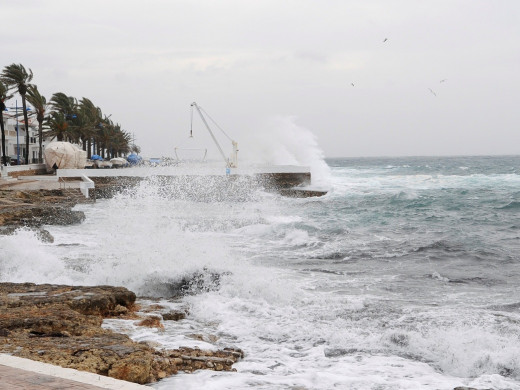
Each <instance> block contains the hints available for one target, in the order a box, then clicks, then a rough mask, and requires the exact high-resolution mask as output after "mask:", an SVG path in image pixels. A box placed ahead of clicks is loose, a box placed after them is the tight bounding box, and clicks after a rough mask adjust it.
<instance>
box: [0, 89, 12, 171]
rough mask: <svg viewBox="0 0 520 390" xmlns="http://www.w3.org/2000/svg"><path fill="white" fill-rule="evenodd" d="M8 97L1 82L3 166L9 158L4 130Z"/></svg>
mask: <svg viewBox="0 0 520 390" xmlns="http://www.w3.org/2000/svg"><path fill="white" fill-rule="evenodd" d="M9 98H10V96H8V95H7V87H6V86H5V84H4V83H2V82H1V81H0V128H1V130H2V164H4V165H7V157H6V155H5V129H4V111H5V101H6V100H7V99H9Z"/></svg>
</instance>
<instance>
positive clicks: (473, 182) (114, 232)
mask: <svg viewBox="0 0 520 390" xmlns="http://www.w3.org/2000/svg"><path fill="white" fill-rule="evenodd" d="M326 163H327V165H328V167H329V169H330V172H329V173H328V174H327V175H325V176H326V181H327V183H328V185H329V187H330V191H329V193H328V194H327V195H326V196H324V197H320V198H307V199H291V198H284V197H281V196H278V195H275V194H272V193H267V192H265V191H263V190H262V189H261V188H249V189H242V191H243V193H242V196H241V199H240V201H238V202H237V201H236V200H226V199H221V198H219V200H218V201H215V202H212V201H208V200H206V201H204V202H198V201H193V200H188V199H186V198H185V197H176V196H175V194H172V196H165V191H164V188H158V187H157V186H156V185H155V184H154V181H153V180H152V181H150V182H148V183H145V184H143V185H142V186H141V187H140V188H137V189H136V190H135V191H132V192H128V193H124V194H121V195H119V196H117V197H116V198H114V199H110V200H100V201H98V202H97V203H96V204H95V205H84V206H78V208H79V209H81V210H83V211H84V212H85V213H86V217H87V218H86V221H85V222H84V223H83V224H82V225H78V226H68V227H57V226H50V227H48V229H49V231H50V232H51V233H52V234H53V235H54V236H55V239H56V240H55V243H54V244H45V243H41V242H39V241H38V240H37V238H36V237H35V236H34V235H32V234H31V233H30V232H25V231H20V232H18V234H17V235H15V236H10V237H0V244H1V246H2V249H3V253H6V254H8V255H9V257H8V258H9V259H18V260H17V261H16V262H14V261H9V260H7V257H6V258H5V259H2V261H1V262H0V267H1V268H0V275H1V276H2V280H9V281H33V282H52V283H73V284H116V285H124V286H127V287H129V288H131V289H132V290H134V291H136V292H138V293H141V294H147V295H150V294H152V295H155V296H157V297H159V298H160V299H161V301H162V302H163V304H164V305H167V306H171V307H188V308H189V312H190V316H189V317H188V318H187V319H186V320H185V321H180V322H179V323H174V324H166V330H165V331H164V332H159V331H153V330H149V329H146V330H143V329H140V328H139V327H136V326H135V325H133V324H132V323H128V322H125V321H117V320H116V321H107V322H106V326H107V327H109V328H113V329H117V330H119V331H124V332H127V333H128V334H130V335H131V336H132V337H133V338H134V339H136V340H139V341H141V340H149V341H155V342H157V343H159V344H160V345H162V346H164V347H167V348H173V347H176V346H180V345H189V346H193V345H197V346H199V347H201V348H223V347H226V346H233V347H238V348H241V349H243V350H244V352H245V354H246V356H245V358H244V359H243V360H242V361H241V362H239V363H237V364H236V365H235V368H236V369H237V372H235V373H214V372H210V371H201V372H197V373H195V374H190V375H188V374H180V375H177V376H175V377H172V378H167V379H165V380H163V381H161V382H158V383H156V384H154V385H153V387H154V388H156V389H169V388H184V389H199V388H208V389H243V388H255V389H332V388H338V389H378V390H380V389H453V388H454V387H456V386H462V385H466V386H473V387H477V388H493V389H507V388H509V389H520V355H519V351H520V337H519V336H520V275H519V269H520V268H519V267H518V264H519V262H520V174H519V173H520V171H519V170H520V157H519V156H504V157H451V158H427V157H413V158H412V157H409V158H338V159H328V160H326ZM321 179H324V178H321ZM321 184H323V180H321ZM207 185H208V186H210V185H212V184H211V183H210V182H208V184H207ZM191 190H192V191H197V189H196V188H192V189H191ZM246 190H247V191H246ZM201 191H202V190H201ZM203 191H204V193H207V188H206V189H203ZM207 270H209V271H210V272H211V273H218V274H220V275H221V277H220V279H219V280H220V283H218V284H215V283H214V280H212V278H211V277H208V278H207V280H206V285H205V288H203V289H200V290H197V289H195V291H193V294H191V295H187V296H185V297H183V298H182V299H180V300H171V299H170V297H169V296H168V293H167V291H168V289H167V288H166V289H165V286H168V285H173V284H175V283H176V282H178V281H179V280H180V279H181V278H182V277H184V276H186V275H189V274H191V273H193V272H202V273H204V272H207ZM193 333H196V334H202V335H208V336H209V335H213V336H216V338H217V341H216V342H214V341H212V342H209V341H200V340H194V339H193V338H190V337H189V334H193ZM206 339H207V340H210V339H212V340H214V338H210V337H208V338H206Z"/></svg>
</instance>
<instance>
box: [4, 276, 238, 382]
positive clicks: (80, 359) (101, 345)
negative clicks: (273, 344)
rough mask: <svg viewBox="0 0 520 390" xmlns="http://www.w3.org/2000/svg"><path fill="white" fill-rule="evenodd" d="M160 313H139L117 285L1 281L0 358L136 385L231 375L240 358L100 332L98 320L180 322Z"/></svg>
mask: <svg viewBox="0 0 520 390" xmlns="http://www.w3.org/2000/svg"><path fill="white" fill-rule="evenodd" d="M143 309H144V310H143ZM160 309H161V307H160V306H157V305H155V306H154V307H152V308H142V307H140V306H139V305H138V304H136V296H135V294H134V293H133V292H131V291H129V290H127V289H126V288H123V287H111V286H94V287H86V286H63V285H50V284H40V285H38V284H33V283H23V284H19V283H0V353H9V354H12V355H14V356H18V357H23V358H28V359H32V360H37V361H41V362H45V363H51V364H55V365H59V366H61V367H67V368H74V369H77V370H82V371H89V372H93V373H96V374H100V375H106V376H109V377H113V378H116V379H122V380H126V381H130V382H135V383H140V384H145V383H150V382H155V381H157V380H160V379H163V378H165V377H167V376H170V375H173V374H176V373H177V372H178V371H184V372H193V371H195V370H199V369H206V370H215V371H231V370H233V367H232V366H233V363H235V362H236V361H237V360H238V359H240V358H241V357H242V356H243V353H242V351H240V350H238V349H232V348H226V349H223V350H201V349H194V348H179V349H174V350H166V349H156V348H154V346H151V345H148V344H147V343H137V342H134V341H132V340H131V339H130V338H129V337H128V336H126V335H124V334H119V333H115V332H112V331H110V330H107V329H103V328H102V326H101V325H102V323H103V319H104V318H120V319H126V320H132V321H134V322H135V325H137V326H147V327H157V328H159V329H160V328H162V327H163V324H162V323H163V322H164V321H176V320H179V319H182V318H184V316H183V314H182V313H177V312H167V313H164V314H157V313H156V314H153V313H151V311H153V310H155V311H160ZM145 312H147V314H144V313H145Z"/></svg>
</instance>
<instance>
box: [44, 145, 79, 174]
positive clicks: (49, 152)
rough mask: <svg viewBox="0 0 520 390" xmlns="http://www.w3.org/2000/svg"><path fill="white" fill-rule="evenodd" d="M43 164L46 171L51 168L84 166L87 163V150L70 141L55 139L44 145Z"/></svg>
mask: <svg viewBox="0 0 520 390" xmlns="http://www.w3.org/2000/svg"><path fill="white" fill-rule="evenodd" d="M43 153H44V155H45V165H47V171H51V170H52V169H53V168H55V165H56V167H58V168H59V169H65V168H78V169H83V168H85V164H86V163H87V152H85V151H84V150H81V149H80V148H78V147H77V146H76V145H73V144H71V143H70V142H61V141H55V142H51V143H50V144H48V145H47V146H45V150H44V152H43Z"/></svg>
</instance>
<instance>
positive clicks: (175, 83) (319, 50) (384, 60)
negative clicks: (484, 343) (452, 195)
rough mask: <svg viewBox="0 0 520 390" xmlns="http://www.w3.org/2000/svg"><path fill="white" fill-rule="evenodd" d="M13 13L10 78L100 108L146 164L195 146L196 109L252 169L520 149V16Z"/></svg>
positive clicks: (120, 4)
mask: <svg viewBox="0 0 520 390" xmlns="http://www.w3.org/2000/svg"><path fill="white" fill-rule="evenodd" d="M0 12H1V15H2V18H1V19H2V20H1V22H0V33H1V42H2V43H1V48H2V50H1V52H2V56H1V58H2V61H1V63H0V66H2V67H4V66H6V65H9V64H11V63H21V64H23V65H24V66H25V67H26V68H31V69H32V71H33V73H34V80H33V82H34V83H35V84H37V85H38V87H39V89H40V91H41V93H42V94H44V95H45V96H46V97H47V98H48V99H49V98H50V96H51V95H52V94H53V93H55V92H64V93H66V94H67V95H69V96H74V97H76V98H78V99H81V98H82V97H87V98H89V99H91V100H92V101H93V102H94V104H96V105H97V106H99V107H100V108H101V109H102V111H103V112H104V114H106V115H110V114H111V115H112V116H111V119H113V120H114V121H115V122H117V123H120V124H121V125H122V127H123V129H125V130H127V131H129V132H131V133H134V134H135V138H136V144H138V145H140V146H141V148H142V154H143V155H146V156H171V155H173V150H174V147H175V146H178V145H181V144H183V143H184V142H185V141H186V139H187V137H188V135H189V129H190V104H191V103H192V102H193V101H196V102H197V103H198V104H199V105H200V106H202V107H203V108H204V109H205V111H206V112H207V113H209V114H210V115H211V117H212V118H213V119H214V120H215V121H216V122H217V123H218V124H219V125H220V127H221V128H223V129H224V130H225V131H226V132H227V133H228V134H229V135H230V137H232V138H233V139H235V140H236V141H238V143H239V147H240V153H241V157H246V156H247V155H251V156H252V155H254V154H259V153H263V152H265V153H271V152H272V151H273V150H278V151H279V152H280V153H284V151H286V152H287V153H289V154H290V153H293V154H294V153H297V151H298V150H304V149H312V153H318V154H319V153H322V154H323V155H324V156H326V157H341V156H345V157H347V156H405V155H482V154H518V151H519V148H520V107H519V105H520V1H518V0H428V1H426V0H356V1H354V0H320V1H318V0H312V1H311V0H254V1H253V0H218V1H217V0H213V1H210V0H147V1H144V0H142V1H134V0H102V1H101V0H88V1H85V0H80V1H78V0H41V1H38V0H17V1H16V0H9V1H5V0H0ZM443 80H444V81H443ZM441 81H442V82H441ZM194 126H195V127H194V133H195V138H194V139H197V140H200V141H199V142H201V143H202V144H203V143H207V142H208V143H211V142H210V140H209V138H208V136H207V132H206V130H204V129H203V128H202V127H201V124H200V123H198V124H195V125H194ZM204 137H206V138H204ZM227 146H228V145H227V144H226V145H225V147H227ZM277 162H278V161H277ZM284 162H286V161H284Z"/></svg>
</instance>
